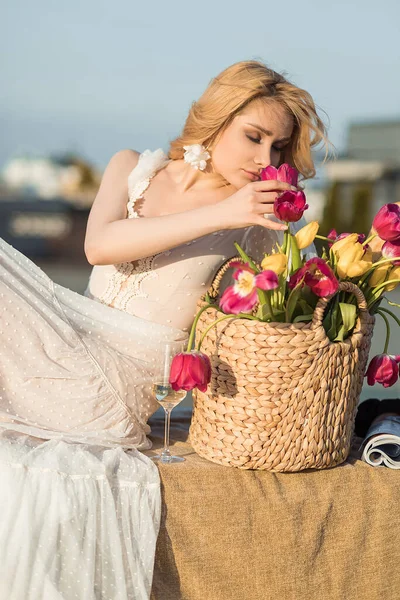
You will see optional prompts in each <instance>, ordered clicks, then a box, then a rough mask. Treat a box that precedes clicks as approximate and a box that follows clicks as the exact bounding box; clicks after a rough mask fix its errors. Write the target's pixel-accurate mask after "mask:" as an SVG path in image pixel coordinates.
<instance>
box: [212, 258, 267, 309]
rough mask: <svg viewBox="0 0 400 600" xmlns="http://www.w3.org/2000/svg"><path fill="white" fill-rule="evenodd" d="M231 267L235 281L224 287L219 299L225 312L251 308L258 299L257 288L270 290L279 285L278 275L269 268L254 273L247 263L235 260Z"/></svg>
mask: <svg viewBox="0 0 400 600" xmlns="http://www.w3.org/2000/svg"><path fill="white" fill-rule="evenodd" d="M231 267H233V268H234V269H235V270H234V272H233V278H234V279H235V280H236V282H235V283H234V285H230V286H229V287H227V288H226V290H225V291H224V293H223V294H222V296H221V299H220V301H219V306H220V308H221V309H222V310H223V311H224V312H225V313H227V314H234V315H237V314H238V313H240V312H247V311H249V310H251V309H252V308H253V307H254V306H255V304H256V303H257V301H258V294H257V288H259V289H260V290H272V289H274V288H276V287H278V285H279V280H278V275H277V274H276V273H275V272H274V271H270V270H269V269H266V270H265V271H261V273H258V274H257V275H256V273H255V271H254V270H253V269H252V268H251V267H250V266H249V264H248V263H245V264H243V263H241V262H239V261H235V262H232V263H231Z"/></svg>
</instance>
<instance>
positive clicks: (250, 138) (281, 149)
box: [246, 133, 285, 152]
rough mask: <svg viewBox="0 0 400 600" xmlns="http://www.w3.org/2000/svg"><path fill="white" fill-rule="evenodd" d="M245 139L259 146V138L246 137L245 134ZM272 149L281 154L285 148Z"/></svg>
mask: <svg viewBox="0 0 400 600" xmlns="http://www.w3.org/2000/svg"><path fill="white" fill-rule="evenodd" d="M246 137H247V138H248V139H249V140H250V141H251V142H253V143H254V144H260V143H261V138H253V137H252V136H251V135H248V134H247V133H246ZM272 148H273V149H274V150H275V151H276V152H283V151H284V149H285V146H283V147H281V148H278V146H272Z"/></svg>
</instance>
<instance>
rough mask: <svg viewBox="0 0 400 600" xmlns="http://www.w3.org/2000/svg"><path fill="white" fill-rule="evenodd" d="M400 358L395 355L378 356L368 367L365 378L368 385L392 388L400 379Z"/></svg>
mask: <svg viewBox="0 0 400 600" xmlns="http://www.w3.org/2000/svg"><path fill="white" fill-rule="evenodd" d="M399 362H400V356H399V355H397V356H395V355H393V354H378V355H377V356H374V358H373V359H372V360H371V362H370V363H369V365H368V369H367V372H366V374H365V377H366V378H367V382H368V385H374V384H375V383H381V384H382V385H383V387H385V388H386V387H391V386H392V385H394V384H395V383H396V381H397V380H398V378H399V365H398V363H399Z"/></svg>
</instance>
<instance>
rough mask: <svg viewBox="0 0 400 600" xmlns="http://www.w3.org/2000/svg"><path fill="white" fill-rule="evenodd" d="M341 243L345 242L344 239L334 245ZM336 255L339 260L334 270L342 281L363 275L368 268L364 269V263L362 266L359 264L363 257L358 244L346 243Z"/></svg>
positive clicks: (362, 251) (360, 246)
mask: <svg viewBox="0 0 400 600" xmlns="http://www.w3.org/2000/svg"><path fill="white" fill-rule="evenodd" d="M349 237H350V236H349ZM342 241H343V242H345V239H343V240H340V241H339V242H336V243H337V244H340V242H342ZM334 245H335V244H334ZM332 248H333V246H332ZM336 255H337V256H338V259H339V260H338V263H337V265H336V270H337V273H338V275H339V277H341V278H342V279H345V278H346V277H357V276H359V275H363V273H365V272H366V271H367V270H368V268H370V267H367V268H365V269H364V267H365V266H366V263H365V264H363V265H361V264H360V262H361V259H362V257H363V256H364V248H363V247H362V245H361V244H359V243H358V242H355V243H348V244H347V245H344V246H342V247H341V248H340V250H339V251H336ZM371 265H372V261H371Z"/></svg>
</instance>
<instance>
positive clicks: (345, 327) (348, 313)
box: [334, 302, 357, 342]
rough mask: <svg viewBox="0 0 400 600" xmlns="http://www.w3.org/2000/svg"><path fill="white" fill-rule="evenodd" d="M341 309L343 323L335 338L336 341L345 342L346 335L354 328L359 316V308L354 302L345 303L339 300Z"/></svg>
mask: <svg viewBox="0 0 400 600" xmlns="http://www.w3.org/2000/svg"><path fill="white" fill-rule="evenodd" d="M339 309H340V314H341V317H342V324H341V326H340V329H339V331H338V333H337V336H336V337H335V339H334V341H335V342H336V341H340V342H343V341H344V340H345V339H346V337H347V336H348V335H349V332H350V331H351V330H352V329H353V327H354V325H355V323H356V318H357V308H356V307H355V306H354V304H345V303H344V302H339Z"/></svg>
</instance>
